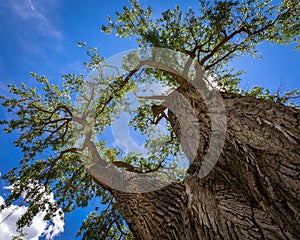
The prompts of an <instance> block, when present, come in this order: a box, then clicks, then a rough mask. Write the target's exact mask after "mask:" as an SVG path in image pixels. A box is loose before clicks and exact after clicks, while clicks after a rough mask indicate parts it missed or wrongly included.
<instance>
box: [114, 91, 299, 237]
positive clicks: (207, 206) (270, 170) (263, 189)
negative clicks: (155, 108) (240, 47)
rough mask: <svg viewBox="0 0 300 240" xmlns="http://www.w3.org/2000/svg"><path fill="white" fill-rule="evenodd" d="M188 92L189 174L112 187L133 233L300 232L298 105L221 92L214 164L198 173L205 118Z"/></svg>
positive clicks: (257, 234)
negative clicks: (222, 110)
mask: <svg viewBox="0 0 300 240" xmlns="http://www.w3.org/2000/svg"><path fill="white" fill-rule="evenodd" d="M183 94H185V93H184V91H183ZM186 95H187V96H186V97H187V98H189V100H190V101H192V102H193V106H194V107H195V108H196V110H197V112H198V113H199V114H198V115H197V117H198V119H199V123H200V129H199V130H200V131H199V132H200V133H201V141H200V145H199V149H198V155H197V157H196V158H195V159H194V161H193V163H192V164H191V166H190V169H189V176H188V177H187V178H186V179H185V180H184V182H181V183H173V184H171V185H169V186H168V187H165V188H163V189H161V190H159V191H156V192H149V193H143V194H128V193H122V192H118V191H114V192H113V194H114V196H115V198H116V200H117V204H118V205H117V206H118V208H119V210H121V211H122V213H123V216H124V218H125V219H126V221H127V223H128V225H129V227H130V229H131V230H132V232H133V233H134V235H135V236H136V238H137V239H149V240H150V239H155V240H157V239H180V240H195V239H299V236H300V204H299V202H300V147H299V146H300V111H299V110H296V109H294V108H290V107H286V106H282V105H280V104H277V103H272V102H268V101H265V100H261V99H255V98H253V97H241V96H238V95H232V94H223V99H224V103H225V107H226V116H227V132H226V141H225V146H224V148H223V151H222V154H221V156H220V158H219V161H218V163H217V164H216V166H215V167H214V169H213V170H212V171H211V172H210V173H209V174H208V176H206V177H204V178H199V177H198V176H199V175H198V173H199V172H198V170H199V168H200V167H201V163H202V160H203V156H204V154H205V153H206V151H207V146H208V143H209V138H210V120H209V117H208V115H207V114H206V111H205V109H206V108H205V105H204V104H203V101H202V99H201V98H200V97H197V96H196V97H195V96H194V97H191V95H189V96H188V94H186ZM169 118H170V120H171V123H172V127H173V129H174V131H175V133H176V136H177V137H178V139H179V141H180V137H181V130H180V126H179V124H178V121H177V119H176V117H175V116H174V114H172V112H169ZM192 140H193V139H192V138H191V141H192ZM187 154H188V153H187Z"/></svg>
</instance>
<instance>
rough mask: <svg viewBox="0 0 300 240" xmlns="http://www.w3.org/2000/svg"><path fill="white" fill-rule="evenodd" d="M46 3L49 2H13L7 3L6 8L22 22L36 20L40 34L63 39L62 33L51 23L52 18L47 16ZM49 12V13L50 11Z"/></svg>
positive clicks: (22, 0)
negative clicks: (44, 5) (44, 6)
mask: <svg viewBox="0 0 300 240" xmlns="http://www.w3.org/2000/svg"><path fill="white" fill-rule="evenodd" d="M45 3H47V1H42V2H41V1H39V2H38V1H36V2H33V1H32V0H21V1H14V0H11V1H8V2H7V3H6V7H7V8H9V9H10V10H12V11H13V13H14V14H15V16H16V17H18V18H20V19H21V20H22V21H30V20H35V21H34V24H35V27H37V29H38V30H39V32H40V34H43V35H48V36H51V37H55V38H57V39H61V38H62V33H61V32H60V31H59V30H58V29H56V27H55V26H54V25H53V23H52V21H51V17H50V16H47V14H46V13H45V12H46V11H44V8H43V4H45ZM52 6H55V5H52ZM50 10H51V9H50ZM47 11H48V12H49V9H48V10H47Z"/></svg>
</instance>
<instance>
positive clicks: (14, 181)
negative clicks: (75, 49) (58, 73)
mask: <svg viewBox="0 0 300 240" xmlns="http://www.w3.org/2000/svg"><path fill="white" fill-rule="evenodd" d="M130 3H131V9H129V8H127V7H124V8H123V12H121V13H117V14H116V19H115V20H113V19H112V18H110V17H108V21H109V23H108V25H107V26H103V27H102V31H104V32H106V33H108V34H109V33H112V32H114V33H116V34H118V35H119V36H120V37H122V38H128V37H135V38H136V41H137V43H138V44H139V47H140V48H141V49H142V50H141V51H140V52H138V54H135V55H134V54H133V55H132V53H129V54H128V55H126V59H123V60H124V61H123V63H124V69H126V70H127V71H128V73H121V74H118V76H117V77H116V75H114V74H111V73H110V72H109V74H108V75H105V76H104V77H102V75H101V73H103V72H105V71H104V70H105V68H107V67H110V66H109V64H108V63H107V62H106V61H105V60H104V59H103V58H102V57H100V55H99V54H98V53H97V51H96V49H93V48H89V47H86V44H85V43H79V45H80V46H82V47H85V48H86V50H87V54H88V55H89V56H90V62H89V63H86V64H85V65H86V67H87V69H94V68H95V67H97V73H98V74H99V75H97V76H96V77H94V76H92V77H90V78H89V79H91V80H92V81H84V77H85V76H84V75H75V74H68V75H64V76H63V77H62V78H63V83H62V85H61V86H57V85H54V84H50V83H49V82H48V80H47V78H46V77H44V76H39V75H37V74H35V73H32V76H33V77H34V78H35V79H36V80H37V82H38V83H40V84H41V86H42V88H27V87H26V86H25V85H24V84H22V86H21V87H17V86H15V85H11V86H10V89H11V93H12V94H13V95H14V97H9V98H5V97H1V99H2V105H3V106H4V107H7V110H8V111H9V112H13V113H14V116H15V118H14V119H12V120H10V121H2V124H5V125H6V129H5V130H6V131H7V132H12V131H16V132H18V133H19V138H18V140H17V141H16V142H15V145H16V146H17V147H20V148H21V149H22V151H23V158H22V159H21V161H20V168H18V169H16V168H14V169H12V170H11V171H10V172H8V173H7V174H5V175H4V176H3V178H4V179H6V180H8V181H9V183H10V184H11V185H12V186H13V189H12V192H11V194H10V196H9V197H8V199H6V205H9V204H11V203H13V202H15V201H17V200H18V199H20V198H22V196H24V194H26V199H27V200H28V202H27V204H28V206H29V207H28V211H27V213H25V214H24V215H23V217H22V218H20V220H19V222H18V224H19V227H20V229H21V228H22V227H23V226H25V225H27V224H30V222H31V220H32V218H33V216H34V215H35V214H36V213H37V212H38V211H40V210H46V211H47V213H48V214H47V215H46V217H45V220H48V219H51V217H52V216H53V215H54V214H57V211H58V210H59V209H62V211H63V212H71V211H72V210H74V209H75V208H77V207H86V206H87V205H88V202H89V201H90V200H91V199H94V198H98V199H100V200H99V201H100V205H102V206H103V205H104V206H105V208H104V210H103V207H97V208H96V209H95V211H93V212H91V214H90V215H89V217H88V219H87V220H85V221H84V222H83V224H82V227H81V229H80V231H79V234H80V235H81V236H82V237H83V239H193V240H194V239H242V238H247V239H297V237H298V236H300V228H299V226H300V224H299V223H300V219H299V216H300V209H299V204H298V202H299V200H300V196H299V192H300V188H299V186H300V179H299V172H300V171H299V170H300V169H299V168H300V162H299V159H300V147H299V143H300V127H299V126H300V112H299V109H298V108H297V107H296V106H287V105H288V104H289V103H291V101H292V100H293V99H294V98H295V97H297V95H299V91H297V90H295V91H292V92H287V93H286V94H285V95H279V94H271V93H270V92H269V91H268V90H264V89H262V88H259V87H256V88H254V89H252V90H249V91H244V92H243V91H240V89H239V88H238V83H239V76H240V74H241V72H239V71H236V70H232V69H228V63H229V62H230V61H231V60H232V59H234V58H237V57H239V56H241V55H242V54H244V53H249V54H250V55H253V56H257V55H258V53H257V50H256V47H257V45H259V44H260V43H261V42H263V41H270V42H275V43H276V44H289V43H292V42H295V41H297V40H298V36H299V30H300V25H299V22H300V14H299V13H300V12H299V10H300V6H299V2H298V1H296V0H285V1H282V2H281V4H280V5H279V6H276V5H274V6H273V5H271V3H270V1H264V2H260V1H256V0H248V1H241V2H240V1H231V0H228V1H217V0H216V1H213V2H211V1H202V0H200V1H199V11H197V12H195V11H194V10H192V9H189V10H188V11H187V12H186V13H185V14H183V13H182V11H181V10H180V7H179V6H176V7H175V9H174V10H167V11H165V12H163V13H162V16H161V18H158V19H156V20H153V19H152V18H151V8H150V7H149V8H147V9H143V8H142V7H141V5H140V4H139V3H138V2H136V1H134V0H132V1H130ZM149 48H151V51H150V54H149V52H148V53H147V49H149ZM162 48H164V49H165V48H168V49H171V50H172V51H177V52H180V53H182V55H181V54H179V55H178V56H179V57H178V58H174V59H173V58H172V59H170V58H167V60H168V62H167V63H166V62H164V61H163V60H162V61H161V59H164V57H165V55H168V54H166V53H168V52H166V51H167V50H164V51H157V49H162ZM144 51H146V53H147V54H148V56H151V57H152V59H151V61H148V60H147V59H146V60H145V58H143V56H144V55H143V54H144V53H145V52H144ZM147 54H146V55H147ZM184 56H187V58H185V57H184ZM139 57H140V59H138V58H139ZM143 59H144V60H143ZM159 59H160V60H159ZM101 63H104V64H101ZM106 63H107V64H106ZM145 66H148V68H145ZM169 66H180V67H179V68H180V71H179V69H178V68H177V69H175V70H174V68H170V67H169ZM203 70H205V71H206V74H207V75H208V76H211V77H212V78H213V84H216V85H217V86H218V91H216V90H214V89H212V87H211V86H210V84H212V82H207V81H206V80H205V78H203ZM99 76H100V77H99ZM191 76H193V78H191ZM189 79H193V80H192V81H191V80H189ZM93 81H95V82H96V84H94V83H95V82H93ZM153 82H162V83H164V84H166V85H167V86H168V87H169V88H170V89H172V90H173V91H172V92H171V93H170V94H169V95H168V96H160V97H157V98H159V99H157V98H155V97H154V96H146V97H144V98H142V99H141V101H140V105H139V106H138V108H137V109H136V112H135V115H134V118H133V119H132V121H131V125H132V127H134V128H136V129H139V130H140V131H141V132H142V133H147V132H149V129H151V126H152V124H156V123H157V122H158V121H159V120H160V121H165V123H166V124H167V127H168V129H169V130H170V134H169V135H164V136H162V137H161V138H159V139H157V136H154V137H153V136H149V140H148V141H147V143H146V145H147V146H148V149H149V151H150V153H152V154H150V155H149V156H148V158H145V157H143V156H140V155H139V154H135V153H130V154H128V155H127V156H122V154H120V151H119V149H117V148H110V147H108V146H107V145H106V143H105V141H102V140H101V141H99V142H98V143H97V144H95V142H94V141H93V140H94V138H93V136H94V135H95V131H97V134H100V135H101V134H103V132H104V130H105V128H106V127H107V126H110V125H111V124H112V121H113V120H114V118H115V117H116V116H117V115H118V113H119V112H120V111H122V109H124V108H126V106H127V105H126V94H127V93H129V92H130V91H134V90H136V87H137V84H138V83H153ZM99 86H106V87H105V88H103V87H99ZM199 91H200V92H199ZM78 92H79V95H80V97H79V98H77V99H79V101H81V105H80V106H81V108H76V107H75V108H72V101H71V100H72V97H74V95H75V94H76V93H78ZM218 94H220V95H221V96H222V98H221V100H220V99H218V97H214V96H218ZM211 96H212V97H211ZM208 99H213V100H212V101H211V102H210V101H209V100H208ZM149 100H150V102H149ZM157 100H158V101H157ZM215 101H221V102H222V104H221V105H222V106H223V105H224V109H225V110H224V111H223V110H222V109H221V110H222V111H221V112H220V111H218V109H219V108H218V109H217V108H214V104H216V105H217V106H220V102H215ZM184 102H187V103H188V105H189V106H192V109H190V110H189V111H193V112H194V113H193V116H195V117H196V121H197V124H196V134H197V136H196V140H197V141H195V132H194V131H193V129H195V127H194V125H193V122H192V121H190V120H189V119H188V117H189V115H186V113H185V112H184V113H183V115H185V116H187V118H184V116H182V117H183V119H182V118H181V117H179V115H180V110H182V109H185V107H181V108H179V110H178V109H177V108H175V109H172V108H171V107H170V106H172V107H174V106H178V105H180V104H183V103H184ZM91 103H93V104H91ZM183 106H186V105H183ZM91 112H92V113H93V114H90V113H91ZM178 114H179V115H178ZM224 114H225V116H226V119H225V118H224V119H225V120H226V121H224V119H223V118H222V116H223V115H224ZM180 116H181V115H180ZM194 120H195V119H194ZM90 122H92V123H93V127H94V128H93V130H91V128H90V126H89V125H88V123H90ZM214 125H217V126H218V128H217V130H220V129H221V130H226V131H216V132H214V131H213V132H212V131H211V129H212V130H214V129H213V127H212V126H214ZM71 128H73V131H71ZM74 129H75V130H74ZM77 133H79V135H76V134H77ZM214 134H216V136H217V137H215V138H218V139H221V140H222V141H220V142H218V144H219V145H218V144H217V145H218V147H219V148H221V149H222V151H221V152H220V153H217V152H216V151H217V150H216V149H213V150H212V152H210V154H211V155H212V156H214V154H215V155H216V156H217V158H218V161H217V162H215V161H214V160H215V158H214V157H212V158H211V159H212V161H211V162H209V161H206V156H207V155H208V152H209V151H210V150H209V149H210V144H211V141H212V139H213V136H214ZM78 139H81V140H82V141H81V142H80V143H81V145H80V147H78V145H75V143H76V141H78ZM158 140H159V141H158ZM158 142H159V143H160V144H156V145H155V144H153V143H158ZM195 142H196V144H197V148H196V151H194V150H195V149H194V148H191V146H192V145H191V144H195ZM222 142H223V144H222ZM77 143H78V142H77ZM179 143H181V144H182V145H183V146H182V148H183V151H184V152H185V155H186V156H187V158H188V159H189V161H190V165H189V167H188V169H187V171H186V173H185V175H183V176H182V175H180V176H179V175H176V176H175V177H173V176H171V177H173V178H171V182H168V184H165V182H166V181H165V179H164V176H165V175H166V173H168V169H169V167H168V166H171V167H172V166H173V165H172V163H169V165H168V166H167V163H166V159H169V158H170V157H172V156H173V157H174V158H175V157H176V155H177V153H178V151H179ZM193 146H194V145H193ZM210 164H211V165H210ZM203 167H204V168H203ZM120 169H125V170H126V171H124V170H123V171H121V173H120ZM203 169H204V170H203ZM158 170H159V171H158ZM208 170H209V171H208ZM142 173H144V174H145V173H146V175H143V174H142ZM148 173H150V175H149V174H148ZM151 173H154V175H151ZM155 173H158V175H157V174H156V175H155ZM199 174H200V175H199ZM109 176H114V177H115V179H110V178H109ZM143 176H147V177H143ZM148 176H150V177H148ZM153 176H154V177H153ZM157 176H159V178H157ZM168 176H170V175H168ZM128 179H129V180H130V186H129V190H128V189H127V188H126V184H125V185H124V184H123V185H122V186H125V189H124V191H121V190H122V189H118V188H113V187H112V185H111V184H114V183H115V182H117V183H124V181H125V182H126V181H129V180H128ZM140 179H142V180H143V181H140ZM111 180H112V181H113V183H112V182H111ZM175 180H176V181H175ZM33 185H34V186H36V187H34V188H33V187H32V186H33ZM114 186H115V185H114ZM127 186H128V185H127ZM132 186H134V189H133V187H132ZM145 186H147V187H149V186H150V188H151V186H158V189H155V191H144V189H145ZM49 192H53V193H54V195H55V197H56V203H53V202H49V201H48V200H47V199H46V198H44V197H43V196H44V195H45V193H49ZM45 206H48V208H47V209H45ZM3 207H5V206H3ZM125 221H126V222H125ZM129 229H130V230H129Z"/></svg>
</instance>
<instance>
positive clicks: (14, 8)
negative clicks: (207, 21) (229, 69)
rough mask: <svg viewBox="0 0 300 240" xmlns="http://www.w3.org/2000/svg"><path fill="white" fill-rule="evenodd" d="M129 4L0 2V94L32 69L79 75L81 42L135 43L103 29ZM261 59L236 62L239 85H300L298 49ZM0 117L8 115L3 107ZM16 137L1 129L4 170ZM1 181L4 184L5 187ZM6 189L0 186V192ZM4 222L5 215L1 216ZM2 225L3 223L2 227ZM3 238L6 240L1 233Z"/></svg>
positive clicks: (156, 4) (103, 49)
mask: <svg viewBox="0 0 300 240" xmlns="http://www.w3.org/2000/svg"><path fill="white" fill-rule="evenodd" d="M195 2H196V1H172V0H167V1H161V0H160V1H158V0H152V1H150V0H143V1H142V3H143V4H144V5H148V4H150V5H151V6H152V7H153V9H154V14H158V13H159V12H160V11H162V10H164V9H167V8H172V7H173V6H174V5H175V4H176V3H179V5H183V6H185V7H186V6H188V5H195ZM123 5H128V2H127V1H126V0H118V1H116V0H114V1H99V0H88V1H78V0H75V1H74V0H73V1H71V0H60V1H59V0H43V1H38V0H1V1H0V93H1V94H6V93H7V90H6V89H5V85H7V84H8V83H16V84H17V83H20V82H25V83H27V84H34V83H33V81H32V79H31V78H30V76H29V72H30V71H32V72H37V73H38V74H41V75H46V76H48V78H49V79H50V81H53V82H59V81H60V78H59V77H60V75H61V74H64V73H69V72H71V73H80V72H82V71H83V69H84V68H83V64H82V63H83V62H84V61H85V60H86V59H87V58H86V56H85V53H84V50H83V49H80V48H78V47H77V42H78V41H86V42H87V43H88V45H89V46H93V47H94V46H95V47H97V48H98V49H99V50H100V53H101V54H102V55H103V56H105V57H110V56H113V55H114V54H117V53H119V52H122V51H124V50H128V49H131V48H134V47H135V46H136V44H135V42H134V40H133V39H126V40H124V39H119V38H117V37H115V36H107V35H105V34H103V33H101V32H100V26H101V25H102V24H105V23H106V18H105V16H106V15H111V16H114V12H115V11H117V10H121V8H122V6H123ZM259 50H260V51H261V52H262V56H263V60H258V59H251V58H249V57H246V56H245V57H242V58H241V59H239V60H238V61H235V62H234V63H233V66H235V67H238V68H243V69H245V70H246V71H247V74H246V75H245V76H244V77H243V82H242V84H241V87H243V88H249V87H253V86H256V85H260V86H264V87H268V88H270V89H273V90H276V89H278V88H279V87H281V88H282V89H283V90H291V89H294V88H299V86H300V83H299V81H300V71H299V66H300V52H299V51H298V52H297V51H295V50H294V49H293V46H288V47H286V46H272V45H269V44H263V45H261V46H260V47H259ZM0 117H1V118H2V119H3V118H5V117H7V115H5V113H4V112H3V110H2V109H1V110H0ZM13 139H14V136H8V135H6V134H4V133H3V132H0V141H1V143H2V144H1V145H0V161H1V165H0V172H2V173H4V172H6V171H8V170H9V169H10V168H11V167H13V166H15V165H16V164H17V162H18V158H19V156H20V153H19V152H18V150H17V149H15V148H14V147H13V144H12V141H13ZM1 184H2V183H1V182H0V188H2V187H1ZM1 194H2V195H3V194H4V192H3V191H2V190H1V189H0V195H1ZM88 212H89V209H79V210H77V211H75V212H74V213H73V214H70V215H66V219H65V231H64V233H61V234H60V235H59V236H58V237H56V238H55V239H74V238H75V237H74V236H75V235H76V232H77V230H78V227H79V226H80V223H81V221H82V220H83V219H84V217H85V215H86V214H87V213H88ZM0 222H1V217H0ZM0 227H1V226H0ZM0 240H2V238H1V236H0Z"/></svg>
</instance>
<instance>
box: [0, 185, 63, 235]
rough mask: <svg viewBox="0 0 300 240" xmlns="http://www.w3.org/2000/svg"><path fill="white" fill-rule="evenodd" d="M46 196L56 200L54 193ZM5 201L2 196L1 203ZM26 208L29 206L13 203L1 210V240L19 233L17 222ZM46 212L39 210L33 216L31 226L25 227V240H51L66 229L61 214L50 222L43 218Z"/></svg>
mask: <svg viewBox="0 0 300 240" xmlns="http://www.w3.org/2000/svg"><path fill="white" fill-rule="evenodd" d="M6 188H11V187H6ZM45 197H46V198H48V199H50V201H54V196H53V194H48V195H47V196H45ZM3 203H4V198H3V197H1V196H0V205H1V204H3ZM26 210H27V207H25V206H17V205H11V206H10V207H8V208H6V209H4V210H3V211H2V212H0V240H7V239H12V237H13V236H16V235H18V233H17V231H16V230H17V226H16V222H17V220H18V219H19V218H20V217H21V216H22V214H24V213H25V212H26ZM45 214H46V213H45V212H39V213H38V214H37V215H36V216H35V217H34V218H33V222H32V224H31V226H29V227H25V228H24V229H23V231H24V232H25V233H27V235H26V237H25V238H24V239H25V240H38V239H39V237H45V238H46V239H49V240H50V239H54V237H55V236H57V235H58V234H60V233H61V232H63V231H64V221H63V220H61V219H60V217H59V216H55V217H54V218H53V219H51V222H49V221H44V220H43V218H44V216H45Z"/></svg>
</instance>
